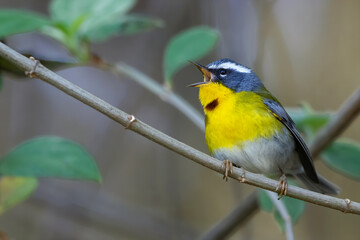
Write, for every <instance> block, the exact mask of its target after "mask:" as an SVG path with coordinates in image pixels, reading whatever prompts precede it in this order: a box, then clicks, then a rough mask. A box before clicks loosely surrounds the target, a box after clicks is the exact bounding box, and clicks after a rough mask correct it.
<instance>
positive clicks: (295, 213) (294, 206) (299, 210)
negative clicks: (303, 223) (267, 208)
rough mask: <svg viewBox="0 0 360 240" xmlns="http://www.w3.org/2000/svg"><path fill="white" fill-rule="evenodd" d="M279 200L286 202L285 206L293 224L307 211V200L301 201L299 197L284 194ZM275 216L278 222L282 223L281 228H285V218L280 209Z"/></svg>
mask: <svg viewBox="0 0 360 240" xmlns="http://www.w3.org/2000/svg"><path fill="white" fill-rule="evenodd" d="M279 201H283V203H284V204H285V207H286V209H287V211H288V213H289V215H290V217H291V222H292V224H295V223H297V221H298V220H299V218H300V216H301V215H302V214H303V213H304V211H305V202H304V201H301V200H299V199H295V198H291V197H287V196H283V197H282V198H281V199H280V200H279ZM274 217H275V220H276V222H277V223H278V224H279V225H280V228H281V229H282V230H285V223H284V220H283V218H282V217H281V215H280V213H279V212H278V211H276V212H275V213H274Z"/></svg>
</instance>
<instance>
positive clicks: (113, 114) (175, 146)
mask: <svg viewBox="0 0 360 240" xmlns="http://www.w3.org/2000/svg"><path fill="white" fill-rule="evenodd" d="M0 56H2V57H3V58H5V59H8V60H9V61H10V62H12V63H13V64H14V65H16V66H18V67H19V68H20V69H21V70H23V71H30V70H32V69H33V66H34V62H33V61H31V60H30V59H28V58H26V57H24V56H22V55H21V54H19V53H18V52H16V51H14V50H13V49H11V48H9V47H7V46H6V45H4V44H2V43H0ZM35 74H36V76H37V77H39V78H40V79H41V80H43V81H45V82H47V83H49V84H51V85H53V86H54V87H56V88H58V89H59V90H61V91H63V92H64V93H66V94H67V95H69V96H72V97H74V98H76V99H77V100H79V101H81V102H83V103H84V104H86V105H88V106H90V107H92V108H94V109H95V110H97V111H99V112H101V113H103V114H104V115H106V116H108V117H109V118H111V119H113V120H114V121H116V122H118V123H120V124H121V125H122V126H124V127H125V126H127V125H128V124H129V119H131V115H129V114H127V113H125V112H123V111H122V110H120V109H118V108H116V107H114V106H112V105H111V104H109V103H107V102H105V101H104V100H102V99H100V98H98V97H96V96H94V95H92V94H91V93H89V92H87V91H85V90H84V89H82V88H80V87H78V86H77V85H75V84H73V83H71V82H69V81H68V80H66V79H65V78H63V77H61V76H59V75H57V74H56V73H54V72H52V71H50V70H49V69H47V68H45V67H44V66H43V65H39V66H38V67H37V68H36V70H35ZM129 130H132V131H134V132H136V133H138V134H140V135H142V136H144V137H146V138H148V139H150V140H151V141H153V142H156V143H158V144H160V145H162V146H164V147H166V148H168V149H169V150H171V151H173V152H175V153H178V154H179V155H182V156H184V157H186V158H188V159H190V160H192V161H194V162H196V163H198V164H200V165H203V166H205V167H207V168H209V169H212V170H214V171H216V172H218V173H223V169H222V164H221V161H219V160H217V159H215V158H213V157H210V156H209V155H207V154H205V153H203V152H200V151H198V150H196V149H194V148H192V147H190V146H188V145H186V144H184V143H183V142H180V141H178V140H176V139H174V138H172V137H170V136H168V135H166V134H164V133H162V132H160V131H159V130H157V129H154V128H152V127H151V126H149V125H147V124H145V123H143V122H142V121H140V120H139V119H137V120H136V121H134V122H132V124H131V125H130V126H129ZM229 177H231V178H233V179H235V180H238V181H240V182H243V183H247V184H249V185H253V186H256V187H260V188H263V189H266V190H270V191H273V192H275V189H276V187H277V185H278V181H275V180H272V179H270V178H267V177H265V176H262V175H259V174H254V173H251V172H248V171H245V170H243V169H240V168H235V167H234V169H233V171H232V172H230V174H229ZM287 196H289V197H293V198H297V199H300V200H303V201H306V202H310V203H314V204H317V205H320V206H324V207H328V208H332V209H336V210H339V211H342V212H346V213H353V214H358V215H360V203H357V202H354V201H351V202H350V203H349V201H348V200H347V201H345V200H344V199H340V198H336V197H332V196H327V195H323V194H320V193H316V192H313V191H310V190H306V189H303V188H299V187H296V186H289V188H288V191H287Z"/></svg>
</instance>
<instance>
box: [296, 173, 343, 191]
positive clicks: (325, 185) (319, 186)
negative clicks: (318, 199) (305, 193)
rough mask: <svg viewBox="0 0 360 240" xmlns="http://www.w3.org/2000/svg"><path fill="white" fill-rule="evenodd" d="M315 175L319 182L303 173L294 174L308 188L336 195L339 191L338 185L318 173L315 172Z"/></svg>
mask: <svg viewBox="0 0 360 240" xmlns="http://www.w3.org/2000/svg"><path fill="white" fill-rule="evenodd" d="M317 176H318V179H319V183H315V182H313V181H312V180H311V179H310V178H309V177H308V176H306V174H305V173H300V174H297V175H295V177H296V178H298V179H299V180H301V182H303V183H304V184H305V186H306V187H307V188H308V189H309V190H312V191H315V192H319V193H324V194H329V195H336V194H338V193H339V192H340V189H339V187H338V186H336V185H335V184H333V183H331V182H329V181H328V180H326V179H325V178H324V177H322V176H321V175H319V174H317Z"/></svg>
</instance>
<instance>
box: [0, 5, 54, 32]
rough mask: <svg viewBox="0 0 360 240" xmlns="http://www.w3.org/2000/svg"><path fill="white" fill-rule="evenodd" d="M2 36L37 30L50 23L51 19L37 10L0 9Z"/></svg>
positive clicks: (0, 30)
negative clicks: (36, 11)
mask: <svg viewBox="0 0 360 240" xmlns="http://www.w3.org/2000/svg"><path fill="white" fill-rule="evenodd" d="M0 23H1V24H0V38H3V37H6V36H9V35H13V34H18V33H25V32H30V31H35V30H38V29H40V28H41V27H43V26H45V25H48V24H50V20H48V19H47V18H46V17H44V16H42V15H40V14H37V13H35V12H30V11H23V10H10V9H2V10H1V9H0Z"/></svg>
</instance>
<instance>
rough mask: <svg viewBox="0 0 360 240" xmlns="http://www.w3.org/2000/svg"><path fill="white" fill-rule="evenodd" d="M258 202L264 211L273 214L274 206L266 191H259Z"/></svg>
mask: <svg viewBox="0 0 360 240" xmlns="http://www.w3.org/2000/svg"><path fill="white" fill-rule="evenodd" d="M258 201H259V205H260V208H261V209H262V210H264V211H265V212H273V210H274V204H273V202H272V201H271V199H270V198H269V197H268V195H267V193H266V192H265V191H264V190H259V193H258Z"/></svg>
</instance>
